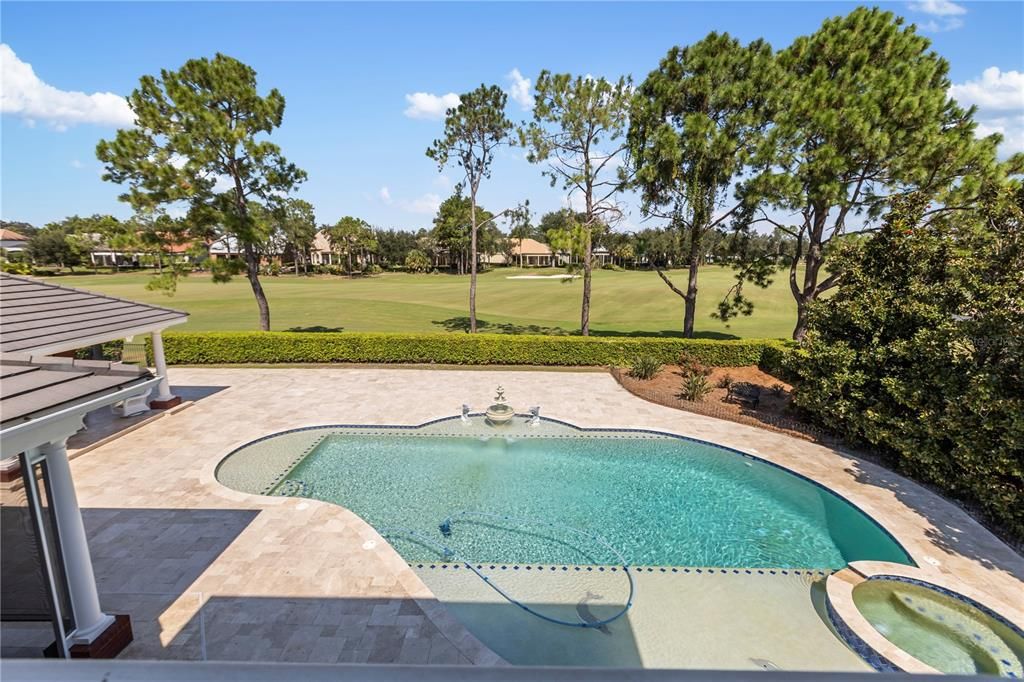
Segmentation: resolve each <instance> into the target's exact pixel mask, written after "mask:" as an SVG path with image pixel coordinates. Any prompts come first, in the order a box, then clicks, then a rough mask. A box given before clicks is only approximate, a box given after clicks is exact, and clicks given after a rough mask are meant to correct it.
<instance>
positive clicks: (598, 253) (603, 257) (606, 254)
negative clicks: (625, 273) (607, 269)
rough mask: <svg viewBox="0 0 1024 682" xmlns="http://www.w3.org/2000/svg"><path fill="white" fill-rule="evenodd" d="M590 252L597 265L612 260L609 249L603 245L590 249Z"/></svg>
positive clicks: (605, 263)
mask: <svg viewBox="0 0 1024 682" xmlns="http://www.w3.org/2000/svg"><path fill="white" fill-rule="evenodd" d="M592 253H593V255H594V260H595V261H597V265H599V266H601V265H607V264H608V263H611V262H613V260H612V253H611V251H609V250H608V249H606V248H604V247H603V246H598V247H597V248H596V249H594V250H593V251H592Z"/></svg>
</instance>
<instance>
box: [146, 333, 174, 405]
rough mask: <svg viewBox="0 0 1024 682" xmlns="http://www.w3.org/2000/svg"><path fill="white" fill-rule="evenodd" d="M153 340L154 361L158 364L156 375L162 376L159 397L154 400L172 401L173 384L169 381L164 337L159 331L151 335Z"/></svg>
mask: <svg viewBox="0 0 1024 682" xmlns="http://www.w3.org/2000/svg"><path fill="white" fill-rule="evenodd" d="M151 336H152V338H153V361H154V362H155V363H156V373H157V374H158V375H159V376H160V384H159V385H158V386H157V389H156V390H157V395H156V397H155V398H153V400H170V399H172V398H173V397H174V396H173V395H172V394H171V382H170V381H169V380H168V379H167V360H166V359H165V358H164V337H163V335H162V334H161V333H160V332H159V331H155V332H153V333H152V334H151Z"/></svg>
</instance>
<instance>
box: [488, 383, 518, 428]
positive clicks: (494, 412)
mask: <svg viewBox="0 0 1024 682" xmlns="http://www.w3.org/2000/svg"><path fill="white" fill-rule="evenodd" d="M484 416H486V417H487V423H488V424H490V425H492V426H500V425H501V424H507V423H508V422H510V421H512V417H514V416H516V411H515V410H514V409H512V407H511V406H509V405H508V403H506V402H505V389H504V388H502V387H501V386H498V388H497V395H496V396H494V403H493V404H492V405H490V406H489V407H488V408H487V411H486V412H484Z"/></svg>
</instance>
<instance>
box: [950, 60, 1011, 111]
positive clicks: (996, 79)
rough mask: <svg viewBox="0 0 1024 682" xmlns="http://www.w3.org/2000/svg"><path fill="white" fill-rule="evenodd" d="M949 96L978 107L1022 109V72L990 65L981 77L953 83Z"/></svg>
mask: <svg viewBox="0 0 1024 682" xmlns="http://www.w3.org/2000/svg"><path fill="white" fill-rule="evenodd" d="M949 96H950V97H952V98H953V99H955V100H956V101H957V102H959V103H960V104H962V105H964V106H970V105H972V104H975V105H977V106H978V108H979V109H998V110H1006V109H1024V73H1021V72H1020V71H1001V70H1000V69H999V67H998V66H990V67H988V68H987V69H985V70H984V71H983V72H982V74H981V78H976V79H974V80H971V81H967V82H965V83H954V84H953V85H952V86H951V87H950V88H949Z"/></svg>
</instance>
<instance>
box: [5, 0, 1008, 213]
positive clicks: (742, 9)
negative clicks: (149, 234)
mask: <svg viewBox="0 0 1024 682" xmlns="http://www.w3.org/2000/svg"><path fill="white" fill-rule="evenodd" d="M855 6H856V4H855V3H831V2H788V3H785V2H746V3H741V2H729V3H726V2H720V3H698V2H686V3H653V4H640V3H622V4H620V3H597V4H585V3H568V4H546V3H545V4H541V3H518V4H516V3H507V4H506V3H450V4H436V3H414V4H400V3H379V4H341V3H288V4H285V3H270V2H262V3H242V2H233V3H142V2H136V3H128V2H125V3H86V2H75V3H51V2H39V3H24V2H7V1H5V2H3V3H2V5H0V42H2V43H3V45H4V47H2V48H0V56H2V57H3V79H2V81H0V99H2V111H3V117H2V124H0V125H2V129H0V132H2V154H0V156H2V165H0V170H2V193H0V202H2V204H0V215H2V217H3V219H5V220H25V221H29V222H32V223H34V224H36V225H41V224H44V223H46V222H49V221H53V220H58V219H60V218H62V217H64V216H66V215H70V214H74V213H77V214H82V215H86V214H91V213H113V214H114V215H118V216H127V215H128V214H129V211H128V209H127V207H126V206H125V205H123V204H121V203H120V202H118V201H117V195H118V193H119V188H118V187H117V186H115V185H112V184H111V183H104V182H103V181H102V180H101V179H100V172H101V169H100V165H99V163H98V162H97V161H96V159H95V155H94V149H95V145H96V142H97V141H98V140H99V139H101V138H104V137H108V138H109V137H112V136H113V134H114V131H115V130H116V127H117V124H118V122H120V121H123V117H124V113H123V105H122V104H120V101H119V99H118V96H123V95H125V94H127V93H129V92H130V91H131V90H132V89H133V88H134V87H135V86H136V85H137V83H138V79H139V77H140V76H141V75H143V74H155V73H158V72H159V70H160V69H161V68H177V67H179V66H180V65H181V64H182V63H183V62H184V61H185V60H187V59H189V58H192V57H199V56H211V55H213V54H214V53H215V52H218V51H219V52H223V53H226V54H229V55H231V56H233V57H236V58H238V59H240V60H242V61H244V62H246V63H248V64H250V65H251V66H253V67H254V68H255V69H256V71H257V73H258V79H259V83H260V85H261V88H263V90H264V91H266V90H268V89H269V88H271V87H276V88H278V89H279V90H281V92H282V93H283V94H284V95H285V97H286V99H287V108H286V111H285V117H284V124H283V125H282V127H281V128H280V129H279V130H278V131H276V132H275V134H274V135H273V137H272V139H273V140H274V141H275V142H277V143H278V144H279V145H280V146H281V147H282V150H283V152H284V154H285V155H286V156H287V157H288V158H289V159H290V160H292V161H294V162H295V163H297V164H298V165H299V166H300V167H302V168H304V169H305V170H306V171H307V172H308V173H309V180H308V181H307V182H306V183H305V184H304V185H302V187H301V188H300V189H299V190H298V192H297V193H296V195H297V196H300V197H302V198H305V199H307V200H309V201H310V202H312V203H313V205H314V207H315V208H316V211H317V218H318V220H319V221H320V222H334V221H336V220H337V219H338V218H340V217H341V216H343V215H349V214H350V215H356V216H359V217H362V218H365V219H366V220H368V221H370V222H371V223H373V224H375V225H379V226H382V227H401V228H407V229H416V228H419V227H427V226H429V225H430V221H431V217H432V214H433V209H434V207H435V206H436V204H437V202H438V201H439V200H440V199H442V198H444V197H445V196H447V194H448V193H450V191H451V183H452V182H453V181H457V180H458V179H459V178H458V177H457V173H456V171H454V170H447V171H445V173H444V174H443V175H441V174H439V173H438V171H437V168H436V166H435V165H434V164H433V162H432V161H430V160H429V159H427V158H426V156H425V155H424V153H423V152H424V150H425V149H426V147H427V146H428V145H429V144H430V142H431V141H432V140H433V139H434V138H435V137H436V136H437V135H438V134H439V133H440V131H441V126H442V123H441V121H440V120H438V119H437V118H431V117H430V115H431V111H430V110H429V107H427V108H426V109H423V108H421V109H416V108H415V107H413V104H412V101H411V100H410V99H409V96H412V95H414V94H415V93H424V94H425V95H420V96H419V97H418V98H415V101H417V102H420V103H425V104H428V105H429V104H434V105H436V106H440V105H439V104H438V102H443V100H438V99H432V98H431V96H434V97H437V98H440V97H443V96H444V95H445V94H447V93H458V92H464V91H466V90H468V89H471V88H473V87H475V86H476V85H479V84H480V83H481V82H484V83H497V84H499V85H501V86H502V87H503V88H506V89H507V90H509V91H510V92H514V87H515V85H516V84H517V83H518V85H519V87H520V89H521V88H522V87H523V86H524V85H525V83H524V82H523V81H522V80H517V79H515V78H513V77H512V76H510V74H511V73H512V72H513V70H517V71H518V73H519V74H520V76H521V77H522V78H525V79H530V80H531V81H532V80H535V79H536V76H537V74H538V73H539V72H540V70H541V69H544V68H547V69H550V70H553V71H559V72H563V71H568V72H571V73H577V74H593V75H598V76H608V77H613V76H618V75H621V74H629V75H632V76H633V77H634V79H637V80H642V79H643V77H644V76H645V75H646V74H647V73H648V72H649V71H650V70H651V69H653V68H655V67H656V66H657V63H658V60H659V59H660V58H661V57H662V56H663V55H664V54H665V52H666V51H667V50H668V49H669V48H670V47H671V46H673V45H685V44H687V43H690V42H693V41H696V40H699V39H700V38H701V37H703V36H704V35H705V34H707V33H708V32H709V31H712V30H717V31H728V32H729V33H731V34H733V35H735V36H737V37H739V38H740V39H741V40H744V41H748V40H752V39H754V38H759V37H763V38H765V39H767V40H768V41H769V42H770V43H771V44H772V46H773V47H775V48H781V47H784V46H785V45H787V44H789V43H790V41H791V40H792V39H793V38H794V37H796V36H798V35H801V34H805V33H810V32H813V31H814V30H815V29H816V28H817V27H818V26H819V25H820V23H821V21H822V20H823V19H825V18H826V17H829V16H834V15H838V14H844V13H846V12H848V11H850V10H851V9H852V8H853V7H855ZM885 7H887V8H888V9H891V10H892V11H895V12H897V13H900V14H903V15H904V16H905V17H907V19H908V20H909V21H913V22H915V23H917V24H918V25H919V26H920V27H922V29H923V31H924V32H925V33H926V34H927V35H928V36H929V37H930V38H931V39H932V40H933V41H934V49H936V50H937V51H938V52H939V53H940V54H942V55H943V56H944V57H946V59H948V60H949V62H950V64H951V71H950V76H951V79H952V81H953V82H954V84H956V91H955V95H956V96H957V98H958V99H959V100H961V101H962V102H969V103H976V104H978V105H979V106H980V107H981V110H980V115H979V119H980V120H981V121H982V123H983V127H984V129H985V130H1002V131H1004V132H1006V133H1007V135H1008V141H1007V143H1005V144H1004V149H1003V153H1004V154H1005V153H1009V152H1010V151H1021V150H1024V48H1022V45H1024V3H1020V2H978V3H970V2H960V3H953V2H950V0H926V1H924V2H917V3H907V2H900V3H886V4H885ZM29 65H30V66H29ZM75 93H78V94H75ZM104 93H112V94H113V95H115V96H110V95H108V94H104ZM509 114H510V116H511V117H512V118H513V119H515V120H519V119H524V118H526V117H527V116H528V115H529V112H528V111H527V110H525V109H524V108H523V107H522V106H521V105H520V104H519V103H518V102H516V101H515V100H514V98H510V101H509ZM540 170H541V169H540V168H539V167H537V166H533V165H530V164H529V163H527V162H526V161H525V160H524V159H523V158H522V154H521V152H519V151H510V152H508V153H506V154H504V155H503V156H502V157H501V158H500V159H499V161H498V163H497V164H496V166H495V168H494V174H493V177H492V179H491V180H490V181H489V182H487V184H486V185H485V187H484V188H483V190H482V194H481V200H482V203H483V204H484V205H485V206H486V207H487V208H489V209H491V210H500V209H502V208H505V207H507V206H510V205H512V204H515V203H517V202H519V201H521V200H522V199H525V198H529V199H530V202H531V208H532V209H533V210H534V211H536V212H543V211H547V210H552V209H555V208H559V207H560V206H562V205H564V202H565V197H564V193H563V192H561V191H559V190H557V189H553V188H551V187H549V186H548V183H547V181H546V180H545V179H544V178H543V177H542V176H541V174H540ZM639 222H640V216H639V213H638V212H637V211H636V210H635V208H634V209H633V210H632V211H631V214H630V215H629V216H628V217H627V222H626V223H625V225H626V226H627V227H630V226H634V225H637V224H639Z"/></svg>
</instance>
